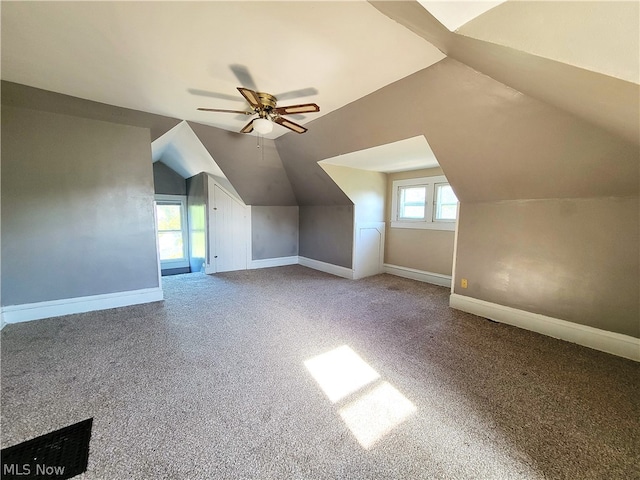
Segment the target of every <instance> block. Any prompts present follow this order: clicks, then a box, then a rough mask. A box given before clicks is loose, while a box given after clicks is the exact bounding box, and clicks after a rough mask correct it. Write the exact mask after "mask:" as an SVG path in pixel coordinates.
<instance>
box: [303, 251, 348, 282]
mask: <svg viewBox="0 0 640 480" xmlns="http://www.w3.org/2000/svg"><path fill="white" fill-rule="evenodd" d="M298 263H299V264H300V265H302V266H303V267H309V268H313V269H314V270H320V271H321V272H325V273H330V274H331V275H336V276H338V277H342V278H348V279H349V280H353V269H351V268H346V267H341V266H339V265H334V264H332V263H325V262H321V261H320V260H314V259H313V258H307V257H298Z"/></svg>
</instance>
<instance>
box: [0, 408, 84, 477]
mask: <svg viewBox="0 0 640 480" xmlns="http://www.w3.org/2000/svg"><path fill="white" fill-rule="evenodd" d="M92 425H93V418H89V419H87V420H83V421H82V422H78V423H76V424H74V425H69V426H68V427H64V428H61V429H60V430H56V431H53V432H50V433H46V434H44V435H41V436H39V437H36V438H33V439H31V440H27V441H26V442H22V443H19V444H17V445H14V446H12V447H7V448H3V449H2V452H1V455H2V479H3V480H14V479H21V480H27V479H57V480H65V479H67V478H72V477H75V476H76V475H79V474H81V473H82V472H84V471H86V470H87V463H88V461H89V440H90V439H91V426H92Z"/></svg>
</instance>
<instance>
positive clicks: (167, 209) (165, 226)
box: [155, 195, 189, 269]
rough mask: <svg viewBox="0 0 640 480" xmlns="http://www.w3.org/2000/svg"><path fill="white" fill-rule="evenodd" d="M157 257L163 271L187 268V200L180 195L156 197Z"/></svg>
mask: <svg viewBox="0 0 640 480" xmlns="http://www.w3.org/2000/svg"><path fill="white" fill-rule="evenodd" d="M155 210H156V222H157V227H158V255H159V256H160V266H161V267H162V268H163V269H167V268H180V267H187V266H189V250H188V249H189V242H188V229H187V200H186V197H183V196H180V195H156V201H155Z"/></svg>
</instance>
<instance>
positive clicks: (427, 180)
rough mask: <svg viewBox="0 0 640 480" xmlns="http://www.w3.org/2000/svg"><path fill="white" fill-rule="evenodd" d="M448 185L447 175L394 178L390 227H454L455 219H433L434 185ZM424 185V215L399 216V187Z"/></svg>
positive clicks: (435, 228) (450, 228)
mask: <svg viewBox="0 0 640 480" xmlns="http://www.w3.org/2000/svg"><path fill="white" fill-rule="evenodd" d="M442 184H446V185H449V181H448V180H447V177H445V176H444V175H438V176H435V177H420V178H408V179H406V180H394V181H393V184H392V198H391V228H416V229H428V230H450V231H453V230H455V229H456V220H435V219H434V217H435V213H436V212H435V203H436V188H435V186H436V185H442ZM420 186H424V187H425V188H426V189H427V192H426V196H425V198H426V205H425V215H424V218H423V219H406V218H400V189H401V188H402V187H420Z"/></svg>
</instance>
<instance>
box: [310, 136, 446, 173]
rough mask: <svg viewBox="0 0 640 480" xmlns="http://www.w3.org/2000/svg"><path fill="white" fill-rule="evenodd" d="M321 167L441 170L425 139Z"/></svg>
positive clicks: (330, 160)
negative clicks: (436, 168) (434, 168)
mask: <svg viewBox="0 0 640 480" xmlns="http://www.w3.org/2000/svg"><path fill="white" fill-rule="evenodd" d="M318 163H328V164H330V165H340V166H342V167H350V168H358V169H360V170H370V171H373V172H384V173H393V172H403V171H408V170H419V169H421V168H433V167H439V166H440V164H439V163H438V160H437V159H436V156H435V154H434V153H433V150H431V147H430V146H429V143H428V142H427V139H426V138H425V137H424V135H418V136H417V137H412V138H407V139H405V140H400V141H398V142H393V143H387V144H386V145H379V146H377V147H373V148H367V149H364V150H359V151H357V152H351V153H346V154H344V155H339V156H337V157H333V158H327V159H325V160H321V161H320V162H318Z"/></svg>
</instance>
